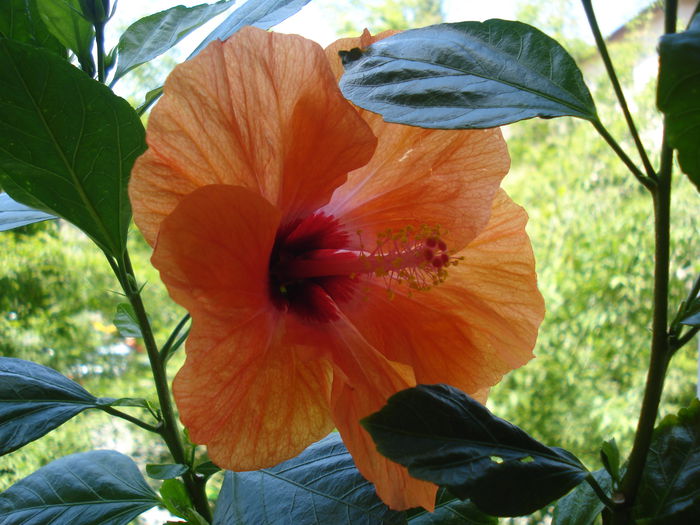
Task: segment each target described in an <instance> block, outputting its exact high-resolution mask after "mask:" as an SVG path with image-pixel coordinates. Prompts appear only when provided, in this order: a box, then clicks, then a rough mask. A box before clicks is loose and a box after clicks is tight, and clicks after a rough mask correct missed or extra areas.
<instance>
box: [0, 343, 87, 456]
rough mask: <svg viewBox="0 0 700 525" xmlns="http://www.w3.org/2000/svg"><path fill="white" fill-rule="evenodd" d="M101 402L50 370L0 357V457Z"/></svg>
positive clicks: (30, 363)
mask: <svg viewBox="0 0 700 525" xmlns="http://www.w3.org/2000/svg"><path fill="white" fill-rule="evenodd" d="M99 403H100V401H99V400H98V399H97V398H96V397H95V396H93V395H92V394H90V393H89V392H88V391H87V390H85V389H84V388H83V387H82V386H80V385H79V384H78V383H76V382H75V381H71V380H70V379H68V378H67V377H65V376H63V375H61V374H59V373H58V372H56V371H55V370H52V369H51V368H48V367H45V366H43V365H39V364H37V363H32V362H31V361H24V360H22V359H16V358H13V357H0V455H4V454H8V453H9V452H12V451H13V450H17V449H18V448H21V447H23V446H24V445H26V444H27V443H30V442H32V441H34V440H36V439H39V438H40V437H41V436H43V435H44V434H46V433H48V432H50V431H51V430H53V429H55V428H57V427H59V426H61V425H62V424H63V423H65V422H66V421H68V420H69V419H70V418H72V417H73V416H75V415H77V414H79V413H80V412H82V411H83V410H86V409H88V408H97V407H98V405H99Z"/></svg>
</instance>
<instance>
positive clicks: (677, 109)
mask: <svg viewBox="0 0 700 525" xmlns="http://www.w3.org/2000/svg"><path fill="white" fill-rule="evenodd" d="M656 104H657V106H658V107H659V109H660V110H661V111H663V112H664V113H665V114H666V117H667V118H666V133H667V135H666V136H667V139H668V143H669V145H671V146H672V147H673V148H675V149H677V150H678V162H679V164H680V166H681V169H682V170H683V172H684V173H685V174H686V175H688V177H690V180H692V181H693V183H694V184H695V185H696V186H697V187H698V189H700V146H699V145H700V14H697V15H695V17H694V18H693V20H692V22H691V24H690V27H688V29H687V31H684V32H682V33H675V34H669V35H664V36H662V37H661V41H660V43H659V83H658V88H657V93H656Z"/></svg>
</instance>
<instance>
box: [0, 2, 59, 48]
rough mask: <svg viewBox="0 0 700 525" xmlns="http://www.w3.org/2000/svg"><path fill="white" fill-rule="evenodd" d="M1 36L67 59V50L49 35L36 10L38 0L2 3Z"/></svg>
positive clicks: (0, 8)
mask: <svg viewBox="0 0 700 525" xmlns="http://www.w3.org/2000/svg"><path fill="white" fill-rule="evenodd" d="M0 34H3V35H5V36H6V37H7V38H10V39H12V40H16V41H17V42H23V43H25V44H30V45H33V46H36V47H43V48H44V49H46V50H48V51H51V52H52V53H55V54H57V55H58V56H60V57H62V58H66V48H65V47H63V46H62V45H61V43H60V42H59V41H58V40H56V38H55V37H54V36H53V35H52V34H51V33H49V30H48V29H47V28H46V25H45V24H44V22H42V20H41V17H40V16H39V11H37V8H36V0H3V1H2V2H0Z"/></svg>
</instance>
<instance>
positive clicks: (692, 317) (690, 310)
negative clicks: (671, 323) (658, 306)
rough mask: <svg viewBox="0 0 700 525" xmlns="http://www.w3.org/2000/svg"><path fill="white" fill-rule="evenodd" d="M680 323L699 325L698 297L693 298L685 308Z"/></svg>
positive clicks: (699, 302)
mask: <svg viewBox="0 0 700 525" xmlns="http://www.w3.org/2000/svg"><path fill="white" fill-rule="evenodd" d="M680 324H684V325H687V326H700V299H698V298H695V299H693V301H692V302H691V303H690V304H689V305H688V306H687V307H686V308H685V314H684V316H683V319H681V321H680Z"/></svg>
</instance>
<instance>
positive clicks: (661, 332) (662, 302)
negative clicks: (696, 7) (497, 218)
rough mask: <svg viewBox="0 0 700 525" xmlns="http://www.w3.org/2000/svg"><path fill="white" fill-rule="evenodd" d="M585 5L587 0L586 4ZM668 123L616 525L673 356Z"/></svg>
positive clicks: (628, 500) (628, 517)
mask: <svg viewBox="0 0 700 525" xmlns="http://www.w3.org/2000/svg"><path fill="white" fill-rule="evenodd" d="M584 1H586V0H584ZM677 9H678V2H677V0H667V1H666V5H665V24H664V26H665V31H666V33H673V32H675V30H676V18H677ZM667 129H668V127H667V122H666V121H665V120H664V133H663V139H662V142H661V162H660V166H659V172H658V174H657V176H656V183H657V184H656V186H655V188H654V190H653V191H652V194H653V196H654V232H655V254H654V255H655V257H654V313H653V319H652V341H651V358H650V363H649V371H648V373H647V382H646V388H645V390H644V399H643V401H642V408H641V412H640V415H639V422H638V423H637V432H636V434H635V437H634V444H633V445H632V452H631V454H630V457H629V460H628V463H627V471H626V472H625V475H624V477H623V478H622V482H621V483H620V490H619V496H621V497H622V499H623V501H622V503H621V505H620V506H619V507H617V508H616V509H615V510H614V512H613V516H612V523H613V524H614V525H623V524H629V523H632V507H633V505H634V503H635V500H636V498H637V493H638V491H639V486H640V484H641V481H642V477H643V474H644V467H645V465H646V460H647V456H648V454H649V448H650V446H651V441H652V437H653V433H654V425H655V423H656V418H657V416H658V412H659V403H660V402H661V394H662V393H663V385H664V378H665V376H666V370H667V368H668V363H669V360H670V358H671V356H672V353H673V347H672V345H671V337H670V335H671V334H670V333H669V328H668V288H669V252H670V240H671V239H670V237H671V180H672V174H673V149H672V148H671V147H670V146H669V144H668V139H667Z"/></svg>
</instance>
